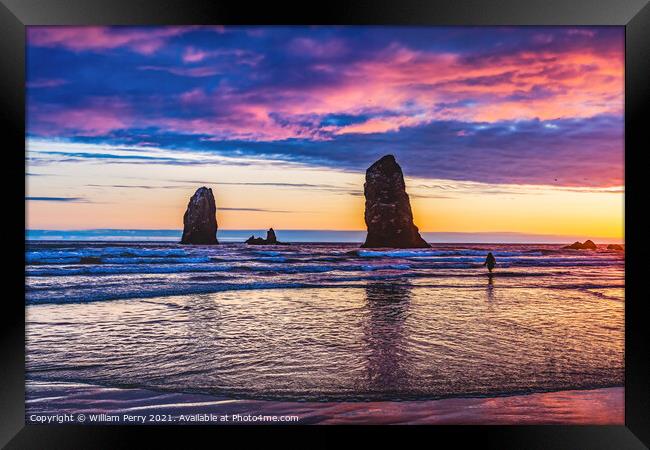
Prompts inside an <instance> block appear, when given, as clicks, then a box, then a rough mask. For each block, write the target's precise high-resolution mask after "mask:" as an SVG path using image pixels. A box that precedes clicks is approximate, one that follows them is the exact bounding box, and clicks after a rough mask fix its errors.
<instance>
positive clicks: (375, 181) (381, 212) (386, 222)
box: [362, 155, 431, 248]
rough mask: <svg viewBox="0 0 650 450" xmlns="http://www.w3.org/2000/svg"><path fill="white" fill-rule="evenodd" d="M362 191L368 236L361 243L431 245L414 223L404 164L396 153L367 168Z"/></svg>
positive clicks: (405, 246) (402, 245) (399, 245)
mask: <svg viewBox="0 0 650 450" xmlns="http://www.w3.org/2000/svg"><path fill="white" fill-rule="evenodd" d="M363 192H364V195H365V196H366V213H365V219H366V225H367V227H368V236H367V237H366V242H365V243H364V244H363V245H362V247H365V248H377V247H392V248H426V247H431V246H430V245H429V244H427V243H426V241H425V240H424V239H422V237H421V236H420V233H419V232H418V227H416V226H415V224H414V223H413V213H412V212H411V203H410V202H409V196H408V194H407V193H406V186H405V185H404V175H403V174H402V168H401V167H400V166H399V164H397V161H395V157H394V156H393V155H386V156H384V157H383V158H381V159H380V160H379V161H377V162H375V163H374V164H373V165H372V166H370V167H369V168H368V170H367V171H366V182H365V184H364V185H363Z"/></svg>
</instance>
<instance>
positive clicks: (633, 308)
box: [0, 0, 650, 449]
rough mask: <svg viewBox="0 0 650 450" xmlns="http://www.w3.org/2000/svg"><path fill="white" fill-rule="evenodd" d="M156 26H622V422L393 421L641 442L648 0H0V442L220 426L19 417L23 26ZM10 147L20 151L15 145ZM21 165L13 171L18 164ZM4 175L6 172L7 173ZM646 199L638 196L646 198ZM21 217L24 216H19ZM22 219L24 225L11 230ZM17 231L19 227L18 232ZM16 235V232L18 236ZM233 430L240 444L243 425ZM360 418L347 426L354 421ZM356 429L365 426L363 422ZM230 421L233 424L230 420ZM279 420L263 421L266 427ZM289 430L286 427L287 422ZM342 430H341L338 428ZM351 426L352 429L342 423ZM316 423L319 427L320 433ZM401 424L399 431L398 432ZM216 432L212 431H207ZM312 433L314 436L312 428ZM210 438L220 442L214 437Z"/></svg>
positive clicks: (427, 432)
mask: <svg viewBox="0 0 650 450" xmlns="http://www.w3.org/2000/svg"><path fill="white" fill-rule="evenodd" d="M144 24H151V25H165V24H176V25H179V24H381V25H434V26H435V25H438V26H441V25H445V26H456V25H618V26H624V27H625V35H626V44H625V49H626V59H625V149H626V151H625V241H626V267H625V276H626V304H625V425H624V426H488V427H485V426H483V427H475V426H455V427H454V426H452V427H450V426H437V427H407V428H399V429H398V431H400V432H404V431H407V432H409V433H410V434H413V433H415V434H418V435H421V436H420V438H423V437H426V440H427V441H429V442H430V443H433V444H437V443H440V442H442V441H439V439H441V438H443V437H447V438H448V437H452V438H453V439H454V442H455V443H456V444H455V445H459V444H462V443H473V444H477V443H478V444H480V445H481V446H484V447H485V446H486V447H498V448H545V449H547V448H593V449H601V448H602V449H605V448H613V449H627V448H629V449H633V448H647V446H649V445H650V414H649V411H650V389H649V386H650V370H649V365H648V362H649V359H650V358H649V356H650V348H649V347H648V342H649V339H648V326H647V325H646V323H645V320H646V317H647V316H646V315H645V314H643V313H644V303H645V302H646V301H647V298H648V296H647V294H645V295H644V290H643V288H642V280H643V277H644V276H645V274H644V273H643V270H644V269H648V268H649V267H648V264H645V263H642V258H643V256H644V254H645V252H644V250H646V249H647V245H644V242H643V239H644V236H643V235H642V230H643V229H645V228H647V226H644V224H646V223H647V222H644V221H643V218H642V211H643V206H644V205H643V200H644V192H643V187H644V184H645V183H644V181H645V180H644V177H643V173H642V171H643V170H645V166H644V165H643V153H644V151H645V152H647V149H648V148H650V147H649V145H648V142H647V138H646V136H647V131H646V129H647V126H646V125H645V123H644V121H643V117H648V116H649V114H648V109H650V108H649V105H650V4H649V0H526V1H523V0H519V1H518V0H493V1H485V0H444V1H443V0H439V1H422V0H395V1H384V0H381V1H380V0H367V1H329V2H322V3H318V4H313V3H309V2H304V3H302V4H296V3H289V2H287V3H285V4H280V3H277V2H265V3H262V2H260V3H259V4H250V3H247V2H242V1H239V2H237V1H233V0H213V1H207V0H203V1H198V0H194V1H188V0H186V1H182V0H0V65H1V67H2V76H1V77H0V102H1V103H0V115H1V116H2V121H3V122H4V123H5V124H7V125H8V127H7V130H6V132H5V134H3V138H4V139H3V141H2V146H3V147H4V149H5V153H4V161H5V171H4V177H3V178H4V183H5V184H6V185H7V186H6V187H5V192H10V193H11V195H10V197H9V204H7V199H6V197H5V199H4V201H5V211H7V212H8V213H9V216H10V218H11V221H10V222H9V224H8V225H9V227H10V228H9V229H8V231H6V232H5V235H4V236H5V241H7V242H9V243H13V244H14V245H11V246H9V247H7V249H6V250H5V255H4V256H5V257H4V260H5V264H6V267H7V272H5V273H6V274H7V278H6V279H5V280H6V283H7V284H8V285H9V286H10V287H11V289H10V290H6V291H5V292H11V293H12V295H5V296H4V301H3V304H2V310H3V314H1V315H2V316H3V326H2V328H0V333H1V336H2V337H1V339H2V340H1V345H0V351H1V352H2V363H1V364H0V372H1V373H2V382H1V383H0V405H2V420H1V421H0V445H7V448H124V447H130V446H132V444H133V439H136V438H143V437H144V438H145V439H146V440H145V441H144V442H146V445H145V447H147V448H149V447H153V446H154V444H153V441H151V440H150V439H154V438H155V439H156V440H158V441H165V442H167V443H168V444H169V443H173V441H174V440H177V439H182V442H185V446H187V442H191V441H187V438H188V436H187V434H188V433H194V432H201V433H215V432H216V433H218V434H219V437H218V439H223V437H222V434H223V432H224V431H226V430H225V429H224V428H222V427H219V428H215V427H206V426H204V427H192V426H183V427H175V428H174V427H163V426H155V427H144V426H140V427H129V426H75V425H58V426H57V425H32V424H30V425H26V424H25V417H24V369H25V354H24V344H25V340H24V339H25V338H24V336H25V334H24V333H25V328H24V325H25V322H24V318H25V317H24V314H25V308H24V303H23V302H21V301H19V296H20V295H21V293H22V295H23V298H24V225H25V223H24V217H25V214H24V213H25V203H24V195H25V189H24V179H23V180H22V181H21V180H20V177H21V176H23V175H24V171H25V160H24V148H25V122H24V120H25V92H24V89H25V26H28V25H144ZM19 149H22V150H23V154H22V155H21V154H20V152H19ZM21 172H22V173H21ZM8 174H9V175H11V176H7V175H8ZM646 205H647V202H646ZM21 217H22V219H21ZM6 224H7V223H5V225H6ZM21 227H22V229H21ZM19 236H23V238H22V240H21V238H20V237H19ZM21 241H22V242H21ZM333 428H335V427H332V428H329V427H318V428H317V431H315V430H314V428H311V431H313V432H315V433H318V435H319V436H323V440H322V442H327V441H328V439H330V438H333V437H335V436H341V434H333V433H330V431H331V430H332V429H333ZM248 429H249V428H246V429H243V428H239V429H235V430H234V432H235V433H237V436H238V439H241V441H240V444H239V445H242V442H243V441H244V440H247V439H248V438H249V437H250V436H251V434H250V433H249V432H248V431H247V430H248ZM359 429H360V428H355V431H357V430H359ZM361 429H362V430H366V431H368V430H367V428H365V427H361ZM230 430H231V429H230ZM278 430H283V431H286V430H287V428H286V427H273V428H270V427H269V428H264V430H263V431H264V434H265V435H270V434H275V432H276V431H278ZM290 431H295V428H294V429H293V430H290ZM337 431H340V428H337ZM346 431H350V428H346ZM385 431H386V429H385V428H381V427H373V428H372V430H370V431H369V432H368V433H367V434H368V435H370V434H372V436H373V437H375V438H379V439H384V437H385V436H386V433H385ZM324 433H327V434H326V435H324ZM399 434H402V433H399ZM215 438H216V437H215ZM319 439H320V437H319ZM214 442H215V443H217V442H218V443H219V444H223V442H221V441H214Z"/></svg>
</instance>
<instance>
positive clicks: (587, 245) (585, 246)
mask: <svg viewBox="0 0 650 450" xmlns="http://www.w3.org/2000/svg"><path fill="white" fill-rule="evenodd" d="M562 248H564V249H570V250H596V249H598V246H597V245H596V244H594V241H591V240H586V241H585V242H583V243H582V244H581V243H580V242H579V241H575V242H574V243H573V244H571V245H565V246H564V247H562Z"/></svg>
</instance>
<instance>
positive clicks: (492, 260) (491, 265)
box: [483, 252, 497, 273]
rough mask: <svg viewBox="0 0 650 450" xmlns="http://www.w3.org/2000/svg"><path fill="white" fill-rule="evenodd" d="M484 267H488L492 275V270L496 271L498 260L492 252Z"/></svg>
mask: <svg viewBox="0 0 650 450" xmlns="http://www.w3.org/2000/svg"><path fill="white" fill-rule="evenodd" d="M483 265H484V266H487V268H488V270H489V271H490V273H492V269H494V266H496V265H497V260H496V259H495V258H494V255H493V254H492V252H489V253H488V254H487V258H485V262H484V263H483Z"/></svg>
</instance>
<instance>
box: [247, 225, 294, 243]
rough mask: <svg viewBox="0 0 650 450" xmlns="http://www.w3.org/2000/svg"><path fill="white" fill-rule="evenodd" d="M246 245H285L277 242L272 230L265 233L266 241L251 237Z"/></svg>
mask: <svg viewBox="0 0 650 450" xmlns="http://www.w3.org/2000/svg"><path fill="white" fill-rule="evenodd" d="M246 243H247V244H250V245H286V244H283V243H282V242H279V241H278V239H277V238H276V236H275V231H274V230H273V228H269V231H267V232H266V239H263V238H261V237H255V236H254V235H253V236H251V237H249V238H248V239H247V240H246Z"/></svg>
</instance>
